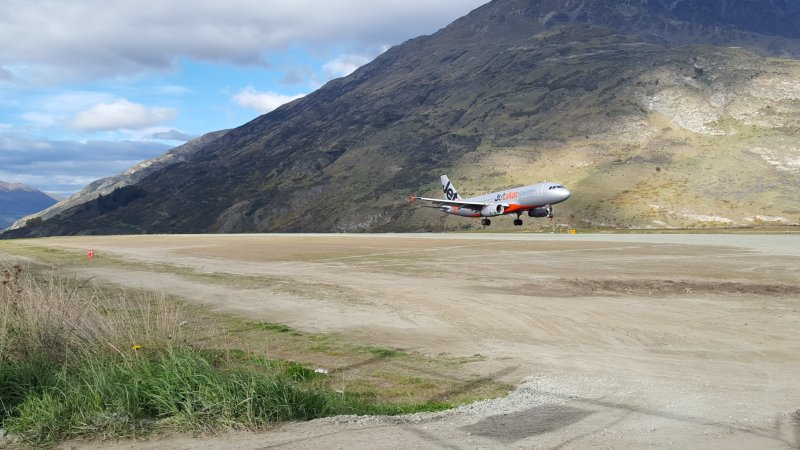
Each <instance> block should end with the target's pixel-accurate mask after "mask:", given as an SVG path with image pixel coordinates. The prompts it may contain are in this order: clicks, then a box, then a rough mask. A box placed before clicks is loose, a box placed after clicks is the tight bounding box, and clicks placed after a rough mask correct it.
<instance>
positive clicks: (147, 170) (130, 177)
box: [11, 130, 228, 229]
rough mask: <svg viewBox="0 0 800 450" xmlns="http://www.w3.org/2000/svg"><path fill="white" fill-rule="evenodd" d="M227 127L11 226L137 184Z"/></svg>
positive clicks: (186, 157)
mask: <svg viewBox="0 0 800 450" xmlns="http://www.w3.org/2000/svg"><path fill="white" fill-rule="evenodd" d="M227 131H228V130H221V131H214V132H211V133H206V134H204V135H202V136H200V137H198V138H195V139H192V140H190V141H188V142H186V143H185V144H183V145H180V146H178V147H175V148H173V149H171V150H170V151H168V152H167V153H165V154H164V155H162V156H159V157H157V158H152V159H148V160H146V161H142V162H140V163H139V164H136V165H135V166H133V167H131V168H130V169H128V170H127V171H125V172H123V173H120V174H117V175H114V176H110V177H107V178H101V179H99V180H97V181H94V182H92V183H89V185H88V186H86V187H85V188H83V189H81V190H80V191H79V192H77V193H76V194H74V195H72V196H70V197H69V198H66V199H63V200H60V201H59V202H58V203H56V204H54V205H52V206H50V207H49V208H47V209H45V210H43V211H38V210H37V212H36V213H34V214H31V215H30V216H27V217H23V218H22V219H19V220H17V221H16V222H14V224H13V225H11V229H17V228H22V227H24V226H26V225H27V223H28V221H29V220H31V219H36V218H39V217H41V218H42V220H47V219H50V218H51V217H54V216H57V215H59V214H61V213H63V212H65V211H67V210H69V209H71V208H74V207H75V206H78V205H82V204H84V203H87V202H90V201H93V200H95V199H97V198H98V197H99V196H101V195H108V194H110V193H112V192H113V191H114V190H115V189H119V188H122V187H125V186H129V185H132V184H136V183H138V182H139V181H141V180H143V179H144V178H145V177H147V176H148V175H150V174H151V173H153V172H155V171H157V170H161V169H164V168H166V167H168V166H171V165H173V164H175V163H179V162H183V161H186V160H187V159H188V158H189V157H190V156H191V155H192V154H194V153H195V152H197V151H198V150H200V149H202V148H203V147H204V146H206V145H208V144H209V143H210V142H213V141H214V140H216V139H218V138H220V137H222V136H223V135H224V134H225V133H226V132H227Z"/></svg>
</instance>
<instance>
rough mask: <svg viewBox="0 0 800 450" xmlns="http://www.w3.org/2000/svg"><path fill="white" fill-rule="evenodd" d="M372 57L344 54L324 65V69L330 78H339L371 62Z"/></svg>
mask: <svg viewBox="0 0 800 450" xmlns="http://www.w3.org/2000/svg"><path fill="white" fill-rule="evenodd" d="M371 59H372V58H369V57H367V56H362V55H342V56H340V57H338V58H336V59H334V60H332V61H328V62H327V63H325V65H324V66H322V71H323V73H324V74H325V76H326V77H328V78H337V77H344V76H347V75H350V74H351V73H353V72H355V70H356V69H358V68H359V67H361V66H363V65H364V64H366V63H368V62H370V60H371Z"/></svg>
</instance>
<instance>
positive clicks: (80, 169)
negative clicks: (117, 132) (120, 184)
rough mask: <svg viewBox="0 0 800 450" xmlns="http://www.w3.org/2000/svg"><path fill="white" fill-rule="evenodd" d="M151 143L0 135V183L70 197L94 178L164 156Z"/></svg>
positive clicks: (163, 148) (159, 147) (165, 147)
mask: <svg viewBox="0 0 800 450" xmlns="http://www.w3.org/2000/svg"><path fill="white" fill-rule="evenodd" d="M169 148H170V146H168V145H164V144H161V143H158V142H153V141H129V140H128V141H86V142H77V141H66V140H49V139H42V138H37V137H31V136H25V135H20V134H15V133H6V132H1V133H0V180H4V181H13V182H19V183H25V184H30V185H33V186H36V187H37V188H39V189H40V190H43V191H47V192H61V193H72V192H75V191H78V190H80V189H81V188H83V187H84V186H85V185H86V184H88V183H89V182H91V181H94V180H96V179H98V178H102V177H107V176H110V175H113V174H116V173H120V172H124V171H125V170H127V169H128V168H129V167H131V166H132V165H134V164H136V163H138V162H140V161H142V160H144V159H149V158H153V157H155V156H159V155H162V154H164V153H165V152H166V151H167V150H168V149H169Z"/></svg>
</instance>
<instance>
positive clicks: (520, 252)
mask: <svg viewBox="0 0 800 450" xmlns="http://www.w3.org/2000/svg"><path fill="white" fill-rule="evenodd" d="M30 244H31V245H44V246H54V247H69V248H75V249H85V248H87V247H89V246H93V247H94V249H95V254H96V255H97V259H96V261H94V262H93V263H92V265H91V267H89V268H87V269H86V270H87V271H88V272H90V273H91V274H92V275H94V276H99V277H102V278H103V279H105V280H108V281H112V282H116V283H121V284H125V285H128V286H132V287H145V288H148V289H157V290H160V291H163V292H166V293H169V294H174V295H178V296H181V297H184V298H186V299H189V300H191V301H196V302H200V303H203V304H206V305H210V306H211V307H213V308H214V309H218V310H224V311H229V312H233V313H236V314H242V315H247V316H248V317H254V318H259V319H262V320H268V321H271V322H282V323H286V324H288V325H291V326H292V327H295V328H299V329H302V330H307V331H337V332H343V333H346V334H348V335H352V336H355V337H357V338H363V339H364V340H368V341H369V342H372V343H374V344H376V345H385V346H392V347H398V348H403V349H409V350H416V351H420V352H423V353H432V354H437V353H440V352H447V353H450V354H455V355H472V354H475V353H479V354H481V355H485V356H486V357H487V360H486V361H485V362H483V363H480V364H481V365H480V366H479V367H478V368H477V370H480V371H481V372H482V373H483V375H485V376H487V377H492V378H496V379H500V380H504V381H511V382H514V383H522V384H521V385H520V388H519V389H518V390H517V391H516V392H514V393H513V394H512V395H510V396H509V397H508V398H504V399H497V400H493V401H488V402H483V403H480V404H475V405H468V406H465V407H462V408H459V409H457V410H455V411H448V412H444V413H436V414H426V415H414V416H406V417H400V418H373V417H369V418H341V417H340V418H332V419H324V420H319V421H314V422H309V423H297V424H290V425H286V426H283V427H281V428H279V429H277V430H274V431H272V432H266V433H258V434H253V433H230V434H226V435H223V436H217V437H204V438H194V439H193V438H191V437H185V436H177V437H172V438H168V439H161V440H158V441H153V442H144V443H137V444H135V445H136V446H138V447H149V448H165V447H167V448H170V447H171V448H215V447H220V448H222V447H224V448H262V447H273V446H277V447H282V448H308V447H325V448H329V447H339V448H352V447H370V448H431V447H432V448H440V447H441V448H448V447H451V448H477V447H481V448H508V447H512V448H517V447H519V448H588V447H591V448H596V447H613V448H620V447H622V448H645V447H674V448H687V447H692V448H698V447H700V448H792V447H797V446H798V445H800V416H798V413H796V411H797V410H798V408H800V384H798V379H800V339H798V338H799V337H800V332H799V331H798V330H800V236H797V235H774V236H753V235H572V236H569V235H527V234H509V235H502V234H500V235H231V236H136V237H79V238H53V239H42V240H36V241H30ZM106 255H114V256H118V257H124V258H126V259H130V260H137V261H145V262H148V263H153V264H169V265H173V266H179V267H184V268H186V269H191V270H192V271H197V272H200V273H209V274H216V275H217V276H219V274H231V277H232V278H231V280H236V279H237V278H236V277H245V276H247V277H248V278H242V279H248V280H257V281H258V282H257V283H255V284H254V285H249V286H241V287H236V286H235V285H234V286H231V282H230V281H231V280H228V282H227V283H224V284H219V283H214V282H213V281H211V280H212V279H211V278H210V277H209V278H208V279H201V278H198V277H186V276H182V275H181V274H180V273H174V274H169V273H161V272H156V271H147V270H122V269H119V268H114V267H113V266H111V265H109V266H104V265H103V264H102V261H103V257H104V256H106ZM233 284H235V283H233ZM107 445H108V443H104V445H103V446H107ZM119 445H120V446H121V447H130V446H133V444H132V443H120V444H119Z"/></svg>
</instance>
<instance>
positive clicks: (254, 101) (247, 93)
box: [233, 86, 305, 114]
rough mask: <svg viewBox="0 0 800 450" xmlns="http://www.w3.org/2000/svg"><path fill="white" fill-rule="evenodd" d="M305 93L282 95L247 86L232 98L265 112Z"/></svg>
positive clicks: (242, 104) (248, 106)
mask: <svg viewBox="0 0 800 450" xmlns="http://www.w3.org/2000/svg"><path fill="white" fill-rule="evenodd" d="M304 95H305V94H297V95H283V94H279V93H277V92H272V91H268V92H260V91H257V90H255V89H253V88H252V87H250V86H248V87H246V88H244V89H242V91H241V92H239V93H238V94H236V95H234V96H233V100H234V101H235V102H236V103H238V104H239V106H243V107H245V108H252V109H255V110H256V111H258V112H260V113H261V114H266V113H268V112H270V111H272V110H273V109H275V108H277V107H279V106H281V105H283V104H286V103H289V102H291V101H292V100H296V99H298V98H301V97H303V96H304Z"/></svg>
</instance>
